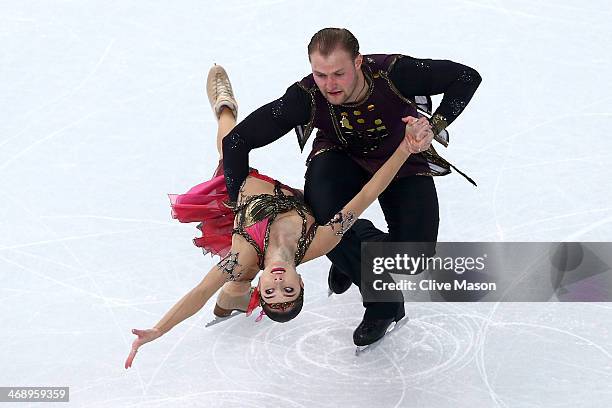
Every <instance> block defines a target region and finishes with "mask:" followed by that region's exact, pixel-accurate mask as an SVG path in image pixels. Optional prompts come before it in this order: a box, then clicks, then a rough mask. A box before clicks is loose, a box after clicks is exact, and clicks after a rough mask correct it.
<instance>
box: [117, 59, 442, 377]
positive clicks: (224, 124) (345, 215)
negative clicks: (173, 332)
mask: <svg viewBox="0 0 612 408" xmlns="http://www.w3.org/2000/svg"><path fill="white" fill-rule="evenodd" d="M207 93H208V98H209V101H210V103H211V107H212V109H213V112H215V115H216V116H217V120H218V129H217V150H218V152H219V156H220V157H221V155H222V150H221V146H222V144H221V142H222V140H223V138H224V136H225V135H226V134H227V133H229V131H230V130H231V129H232V128H233V127H234V125H235V124H236V118H237V113H238V105H237V103H236V100H235V98H234V96H233V92H232V87H231V84H230V81H229V78H228V77H227V74H226V72H225V70H224V69H223V68H222V67H221V66H219V65H215V66H213V67H212V68H211V70H210V72H209V74H208V79H207ZM405 122H406V136H405V137H404V139H403V140H402V142H401V143H400V145H399V146H398V147H397V149H396V151H395V153H394V154H393V155H392V156H391V157H390V158H389V159H388V160H387V162H386V163H385V164H384V165H383V166H382V167H381V168H380V169H379V170H378V171H377V172H376V173H375V174H374V175H373V176H372V178H371V179H370V181H369V182H368V183H367V184H366V185H365V186H364V187H363V189H362V190H361V191H360V192H359V193H358V194H357V195H356V196H355V197H354V198H353V199H352V200H351V201H350V202H349V203H348V204H347V205H346V206H345V207H344V208H343V209H342V210H341V211H340V212H338V213H337V214H336V215H335V216H334V217H333V218H332V219H331V220H329V222H328V223H326V224H325V225H317V224H316V222H315V220H314V217H313V215H312V213H311V211H310V209H309V208H308V207H307V206H306V205H305V204H304V201H303V195H302V192H301V191H300V190H296V189H293V188H291V187H289V186H286V185H284V184H282V183H280V182H279V181H276V180H274V179H272V178H270V177H267V176H265V175H263V174H259V173H258V172H257V170H254V169H251V171H250V173H249V175H248V176H247V178H246V179H245V180H244V182H243V183H242V187H241V189H240V194H239V196H238V201H237V203H236V204H233V203H229V202H228V199H229V196H228V193H227V189H226V183H225V179H224V174H223V166H222V161H221V160H220V161H219V165H218V167H217V169H216V171H215V174H214V176H213V178H212V179H211V180H209V181H206V182H204V183H201V184H198V185H196V186H194V187H192V188H191V189H190V190H189V191H187V192H186V193H185V194H178V195H176V194H169V198H170V202H171V207H172V217H173V218H176V219H178V220H179V221H180V222H197V221H199V222H200V224H199V225H198V226H197V228H198V229H200V230H201V231H202V237H200V238H195V239H194V240H193V241H194V244H195V245H196V246H198V247H201V248H203V251H205V253H206V252H212V253H214V254H218V255H220V256H221V257H222V259H221V261H220V262H219V263H218V264H217V265H215V266H214V267H212V269H211V270H210V271H209V272H208V274H207V275H206V276H205V277H204V279H203V280H202V281H201V282H200V283H199V284H198V285H197V286H196V287H195V288H193V289H192V290H191V291H189V293H187V294H186V295H185V296H183V298H182V299H180V300H179V301H178V302H177V303H176V304H175V305H174V306H173V307H172V308H171V309H170V310H169V311H168V312H167V313H166V314H165V315H164V316H163V317H162V319H161V320H160V321H159V322H158V323H157V324H156V325H155V326H154V327H153V328H151V329H146V330H140V329H133V330H132V333H134V334H135V335H136V336H138V337H137V338H136V339H135V340H134V342H133V343H132V348H131V351H130V354H129V356H128V357H127V359H126V361H125V368H129V367H131V365H132V361H133V360H134V357H135V356H136V352H137V351H138V348H139V347H140V346H142V345H143V344H145V343H148V342H150V341H152V340H155V339H156V338H158V337H160V336H162V335H163V334H165V333H167V332H168V331H169V330H170V329H172V327H174V326H175V325H177V324H178V323H180V322H182V321H183V320H185V319H187V318H188V317H190V316H191V315H193V314H194V313H196V312H197V311H198V310H200V309H201V308H202V307H203V306H204V304H205V303H206V302H207V301H208V299H209V298H210V297H211V296H212V295H213V294H214V293H215V292H217V291H218V290H219V289H220V288H221V287H222V286H223V289H222V291H221V293H220V295H219V297H218V299H217V304H216V306H215V310H214V313H215V315H217V316H228V315H229V314H230V313H231V312H232V311H233V310H240V311H246V312H247V315H249V314H250V312H251V311H252V310H253V309H254V308H256V307H257V306H261V307H262V311H261V313H260V315H259V317H258V318H257V320H259V319H260V318H261V317H262V316H263V315H264V314H265V315H267V316H268V317H270V318H271V319H272V320H275V321H278V322H286V321H288V320H291V319H293V318H294V317H295V316H297V314H298V313H299V312H300V311H301V309H302V305H303V301H304V282H303V281H302V278H301V276H300V275H299V274H298V273H297V272H296V266H297V265H298V264H300V263H302V262H306V261H309V260H311V259H314V258H317V257H319V256H323V255H325V254H326V253H327V252H329V251H330V250H332V249H333V248H334V247H335V246H336V245H337V244H338V242H340V239H341V238H342V235H343V234H344V232H346V231H347V230H348V229H349V228H350V227H351V226H352V225H353V223H354V222H355V221H356V220H357V218H358V217H359V215H361V213H363V211H364V210H365V209H366V208H367V207H368V206H369V205H370V204H372V202H373V201H374V200H376V199H377V197H378V195H379V194H380V193H382V192H383V191H384V190H385V188H386V187H387V186H388V185H389V183H390V182H391V180H392V179H393V178H394V177H395V175H396V173H397V172H398V170H399V169H400V167H401V166H402V164H403V163H404V162H405V161H406V159H407V158H408V157H409V156H410V154H411V153H419V152H421V151H423V150H426V149H427V148H428V147H429V144H430V143H431V140H432V139H433V133H432V132H431V127H430V125H429V122H428V121H427V120H426V119H425V118H421V119H416V118H407V119H406V120H405ZM260 271H263V272H262V274H261V275H260V277H259V283H258V285H257V287H255V288H251V281H252V280H253V279H254V278H255V277H256V275H257V274H258V273H259V272H260Z"/></svg>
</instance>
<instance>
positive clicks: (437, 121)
mask: <svg viewBox="0 0 612 408" xmlns="http://www.w3.org/2000/svg"><path fill="white" fill-rule="evenodd" d="M429 122H430V123H431V127H432V129H431V130H433V133H434V135H438V134H439V133H440V132H441V131H443V130H444V129H446V127H447V126H448V121H447V120H446V118H445V117H444V116H442V115H440V114H439V113H436V114H435V115H433V116H432V117H431V119H430V120H429Z"/></svg>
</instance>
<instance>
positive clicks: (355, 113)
mask: <svg viewBox="0 0 612 408" xmlns="http://www.w3.org/2000/svg"><path fill="white" fill-rule="evenodd" d="M353 115H355V116H359V115H361V111H358V110H356V111H353Z"/></svg>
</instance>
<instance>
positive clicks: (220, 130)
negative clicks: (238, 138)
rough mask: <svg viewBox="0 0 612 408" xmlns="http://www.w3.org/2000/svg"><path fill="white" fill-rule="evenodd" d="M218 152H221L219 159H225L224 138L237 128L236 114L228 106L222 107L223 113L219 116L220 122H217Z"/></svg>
mask: <svg viewBox="0 0 612 408" xmlns="http://www.w3.org/2000/svg"><path fill="white" fill-rule="evenodd" d="M217 126H218V127H217V151H218V152H219V159H222V158H223V138H224V137H225V136H226V135H227V134H228V133H229V131H230V130H232V129H233V128H234V126H236V118H235V117H234V113H233V112H232V111H231V109H229V108H228V107H226V106H222V107H221V113H220V114H219V120H218V121H217Z"/></svg>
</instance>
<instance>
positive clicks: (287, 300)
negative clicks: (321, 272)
mask: <svg viewBox="0 0 612 408" xmlns="http://www.w3.org/2000/svg"><path fill="white" fill-rule="evenodd" d="M257 287H258V289H259V304H260V306H261V307H262V309H263V310H264V312H265V314H266V316H268V317H269V318H270V319H272V320H274V321H276V322H281V323H284V322H288V321H289V320H291V319H293V318H294V317H296V316H297V315H298V314H299V313H300V312H301V311H302V306H303V304H304V281H303V280H302V277H301V276H300V275H299V274H298V273H297V271H296V270H295V266H291V265H274V264H272V265H270V266H268V267H266V268H265V269H264V270H263V272H262V274H261V276H260V278H259V284H258V286H257Z"/></svg>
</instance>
